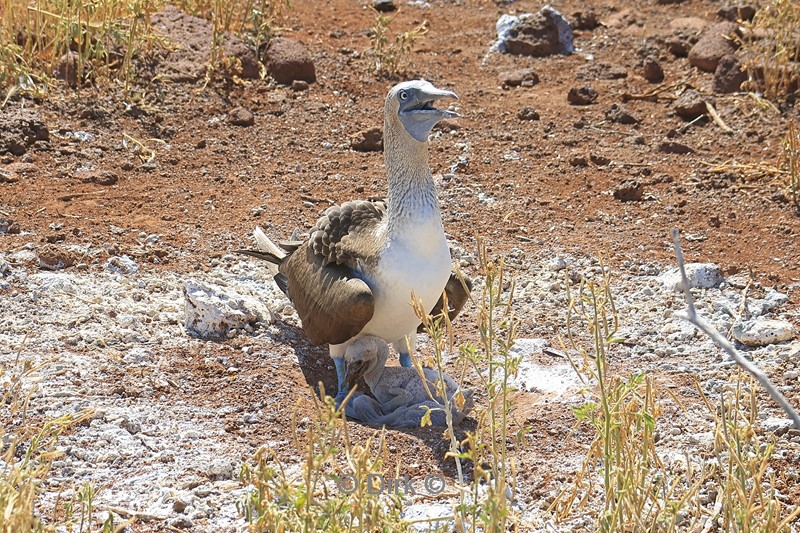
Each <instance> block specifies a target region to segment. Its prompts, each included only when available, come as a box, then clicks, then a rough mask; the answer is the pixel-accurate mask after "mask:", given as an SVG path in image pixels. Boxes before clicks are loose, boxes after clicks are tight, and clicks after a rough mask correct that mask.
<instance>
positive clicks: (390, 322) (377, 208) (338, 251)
mask: <svg viewBox="0 0 800 533" xmlns="http://www.w3.org/2000/svg"><path fill="white" fill-rule="evenodd" d="M444 98H458V96H456V94H455V93H453V92H451V91H446V90H442V89H438V88H436V87H434V86H433V84H431V83H430V82H427V81H424V80H414V81H407V82H403V83H399V84H397V85H395V86H394V87H392V89H391V90H389V93H388V94H387V96H386V102H385V106H384V126H383V146H384V148H383V152H384V159H385V163H386V172H387V178H388V194H387V197H386V203H385V206H384V205H382V204H381V203H375V202H370V201H366V200H364V201H350V202H347V203H344V204H342V205H338V206H333V207H330V208H328V210H326V211H325V214H324V215H323V216H322V217H321V218H320V219H319V220H318V221H317V224H316V225H315V227H314V228H313V229H312V230H311V233H310V236H309V239H308V240H307V241H304V242H296V241H295V242H289V243H285V244H284V246H283V247H284V249H285V251H284V250H282V249H281V248H279V247H278V246H277V245H275V244H274V243H273V242H272V241H271V240H270V239H269V238H268V237H267V236H266V235H265V234H264V233H263V231H261V230H260V229H258V228H257V229H256V231H255V237H256V242H257V244H258V247H259V249H260V251H246V250H243V251H242V253H246V254H248V255H252V256H255V257H259V258H262V259H266V260H268V261H270V262H272V263H274V264H276V265H277V266H278V272H277V274H276V275H275V281H276V283H277V284H278V286H279V287H280V288H281V289H282V290H283V291H284V293H286V294H287V296H288V297H289V299H290V300H291V301H292V303H293V305H294V307H295V309H296V310H297V313H298V315H299V316H300V320H301V321H302V323H303V330H304V331H305V332H306V334H307V335H308V337H309V339H310V340H311V341H312V342H314V343H315V344H323V343H327V344H328V345H329V348H330V355H331V357H332V358H333V361H334V364H335V366H336V375H337V381H338V384H337V385H338V394H337V396H336V399H337V403H339V402H341V400H342V399H343V398H344V397H345V396H346V394H347V389H346V383H345V379H344V375H345V360H344V355H345V351H346V350H347V346H348V344H349V343H350V342H352V341H353V340H354V339H356V338H358V337H360V336H363V335H375V336H376V337H379V338H381V339H383V340H384V341H386V342H388V343H391V344H392V345H393V346H394V348H395V349H396V350H397V352H398V353H399V354H400V364H401V365H402V366H403V367H406V368H408V367H411V351H412V350H413V348H414V346H415V344H416V333H417V327H418V326H419V324H420V320H419V318H418V317H417V315H416V314H415V313H414V309H413V307H412V306H411V305H410V302H411V295H412V292H413V293H414V294H415V295H416V297H417V298H419V299H420V300H421V301H422V303H423V307H424V308H425V310H426V311H427V312H429V313H430V311H431V310H432V309H433V307H434V305H435V304H436V302H437V301H438V300H439V299H440V297H441V295H442V291H443V290H444V289H445V285H446V284H447V283H448V279H449V277H450V275H451V258H450V250H449V248H448V245H447V240H446V239H445V234H444V227H443V225H442V216H441V213H440V210H439V200H438V198H437V196H436V187H435V185H434V182H433V176H432V174H431V169H430V167H429V165H428V136H429V135H430V132H431V130H432V129H433V127H434V126H435V125H436V124H437V123H438V122H439V121H441V120H442V119H445V118H451V117H457V116H458V114H457V113H454V112H452V111H448V110H444V109H437V108H436V107H434V102H436V101H437V100H441V99H444ZM464 300H466V298H465V299H464Z"/></svg>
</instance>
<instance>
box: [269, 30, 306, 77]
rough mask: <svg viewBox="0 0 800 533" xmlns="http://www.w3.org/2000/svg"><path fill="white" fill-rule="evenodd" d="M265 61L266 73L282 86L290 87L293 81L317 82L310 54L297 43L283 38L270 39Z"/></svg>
mask: <svg viewBox="0 0 800 533" xmlns="http://www.w3.org/2000/svg"><path fill="white" fill-rule="evenodd" d="M265 59H266V60H265V63H266V66H267V72H268V73H269V75H270V76H272V78H273V79H274V80H275V81H277V82H278V83H280V84H282V85H291V84H292V82H293V81H294V80H303V81H306V82H308V83H313V82H315V81H316V80H317V75H316V71H315V69H314V62H313V61H312V60H311V54H309V53H308V50H307V49H306V47H305V46H304V45H303V44H301V43H300V42H298V41H295V40H293V39H287V38H285V37H277V38H275V39H272V40H271V41H270V43H269V46H268V47H267V51H266V58H265Z"/></svg>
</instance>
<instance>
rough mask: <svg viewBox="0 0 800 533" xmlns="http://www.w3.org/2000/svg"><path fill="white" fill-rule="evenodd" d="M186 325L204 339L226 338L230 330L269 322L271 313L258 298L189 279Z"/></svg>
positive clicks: (185, 286)
mask: <svg viewBox="0 0 800 533" xmlns="http://www.w3.org/2000/svg"><path fill="white" fill-rule="evenodd" d="M183 294H184V297H185V325H186V329H187V331H188V332H189V333H190V334H193V335H197V336H198V337H200V338H203V339H220V338H227V336H228V334H229V332H230V331H231V330H237V329H245V328H246V327H247V326H253V325H255V324H256V323H257V322H270V318H271V314H270V312H269V310H268V309H267V308H266V307H265V306H264V305H263V304H262V303H261V302H259V301H257V300H256V299H255V298H251V297H248V296H243V295H241V294H237V293H235V292H233V291H230V290H225V289H224V288H222V287H219V286H211V285H207V284H205V283H202V282H200V281H197V280H193V279H188V280H186V281H184V283H183Z"/></svg>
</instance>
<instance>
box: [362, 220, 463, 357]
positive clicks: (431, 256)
mask: <svg viewBox="0 0 800 533" xmlns="http://www.w3.org/2000/svg"><path fill="white" fill-rule="evenodd" d="M398 233H399V232H398ZM400 235H401V236H399V237H393V238H390V239H388V240H387V245H386V247H385V248H384V250H383V253H382V254H381V259H380V262H379V263H378V265H377V268H376V269H375V270H374V271H373V272H371V273H370V276H369V278H368V279H366V280H365V281H367V284H369V285H370V287H371V288H372V293H373V296H374V298H375V313H374V315H373V317H372V320H370V322H369V323H368V324H367V325H366V326H365V327H364V329H363V330H362V334H371V335H376V336H378V337H381V338H383V339H384V340H386V341H387V342H394V341H397V340H400V339H402V338H403V336H404V335H406V334H408V333H410V332H412V331H414V330H415V329H416V328H417V326H418V325H419V322H420V321H419V318H417V315H416V314H415V313H414V308H413V307H412V305H411V294H412V292H413V294H414V295H415V296H416V297H417V298H419V299H421V300H422V304H423V306H424V307H425V310H426V311H427V312H430V310H431V309H433V306H434V305H436V302H437V301H438V300H439V297H440V296H441V294H442V291H443V290H444V287H445V285H446V284H447V280H448V278H449V277H450V272H451V268H452V267H451V260H450V250H449V248H448V246H447V240H446V239H445V236H444V230H443V228H442V223H441V221H440V220H439V219H438V217H435V218H434V217H431V219H429V220H424V221H420V222H418V223H414V224H409V225H408V226H407V227H405V228H404V229H403V231H402V233H400Z"/></svg>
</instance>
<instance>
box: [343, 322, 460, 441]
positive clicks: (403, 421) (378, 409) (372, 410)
mask: <svg viewBox="0 0 800 533" xmlns="http://www.w3.org/2000/svg"><path fill="white" fill-rule="evenodd" d="M388 357H389V347H388V346H387V345H386V342H384V341H383V339H379V338H378V337H375V336H373V335H364V336H361V337H359V338H358V339H356V340H354V341H353V342H351V343H350V344H349V345H348V346H347V350H346V352H345V356H344V358H345V361H346V363H347V371H346V372H345V381H346V384H347V386H348V388H352V387H354V386H355V384H356V382H357V381H358V379H359V378H360V377H361V376H363V377H364V381H366V383H367V385H369V388H370V390H371V391H372V394H373V395H374V396H375V398H376V399H377V402H376V401H375V400H373V399H372V398H370V397H369V396H367V395H365V394H361V395H355V396H353V397H351V399H350V402H349V403H348V404H347V408H346V410H345V412H346V413H347V416H349V417H350V418H355V419H357V420H361V421H363V422H367V423H370V424H385V425H387V426H390V427H404V428H410V427H419V426H420V423H421V422H422V418H423V416H425V413H426V411H427V409H425V408H426V407H427V408H428V409H430V410H432V412H431V414H430V421H431V424H432V425H434V426H447V415H446V413H445V403H444V400H443V398H441V397H440V396H438V395H437V386H436V385H437V383H438V382H439V374H438V373H437V371H436V370H434V369H432V368H423V369H422V372H423V374H424V376H425V381H426V382H427V383H423V381H422V377H421V376H420V374H419V373H418V372H417V370H416V369H415V368H402V367H396V366H392V367H389V366H386V359H387V358H388ZM442 379H443V380H444V388H445V390H444V391H443V392H444V394H446V395H447V398H448V400H450V412H451V414H452V417H453V425H454V426H457V425H459V424H460V423H461V421H462V420H464V417H466V416H467V414H468V413H469V411H470V409H472V405H473V400H472V392H471V391H467V390H463V389H460V388H459V386H458V385H457V384H456V382H455V381H453V380H452V379H451V378H450V377H449V376H447V375H444V376H442ZM459 392H461V401H460V402H459V401H458V400H457V399H456V398H457V394H458V393H459ZM459 404H460V405H459Z"/></svg>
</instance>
